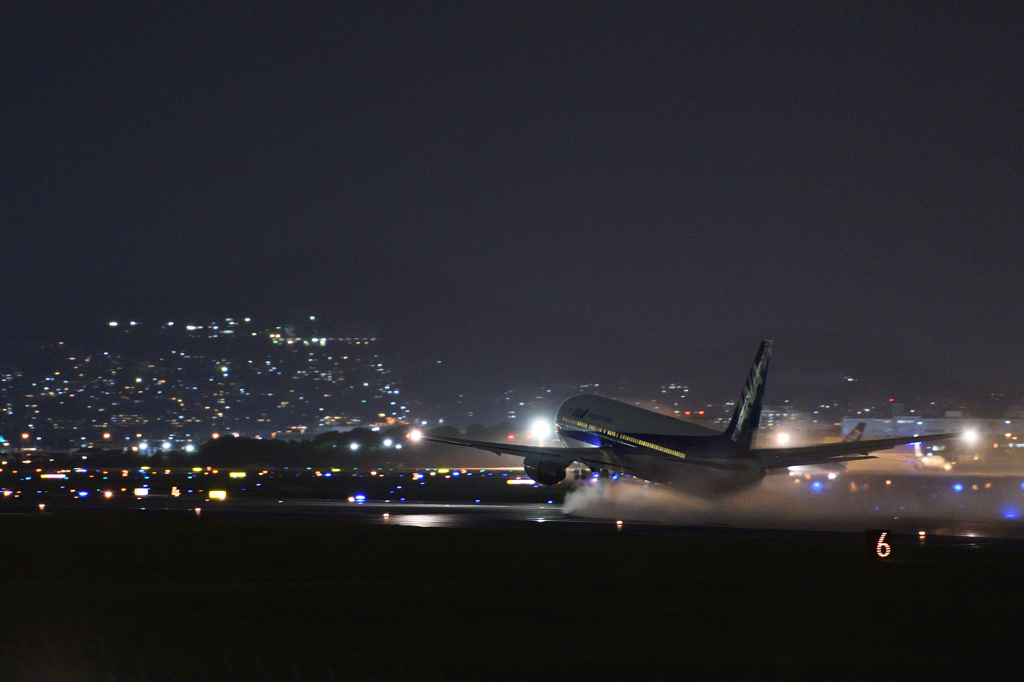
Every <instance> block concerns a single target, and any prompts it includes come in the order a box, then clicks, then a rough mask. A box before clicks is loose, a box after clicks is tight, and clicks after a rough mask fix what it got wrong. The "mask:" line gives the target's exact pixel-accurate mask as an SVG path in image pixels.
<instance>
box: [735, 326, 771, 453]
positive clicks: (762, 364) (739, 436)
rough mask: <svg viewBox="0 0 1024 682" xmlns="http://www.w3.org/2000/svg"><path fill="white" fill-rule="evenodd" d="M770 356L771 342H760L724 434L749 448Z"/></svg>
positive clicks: (759, 415)
mask: <svg viewBox="0 0 1024 682" xmlns="http://www.w3.org/2000/svg"><path fill="white" fill-rule="evenodd" d="M771 354H772V342H771V341H762V342H761V348H760V349H758V351H757V357H756V358H754V366H753V367H751V368H750V376H748V377H747V384H746V386H744V387H743V394H742V395H741V396H740V401H739V403H737V405H736V411H735V412H734V413H733V415H732V421H730V422H729V428H728V429H727V430H726V433H727V434H728V435H729V438H731V439H732V440H733V442H736V443H740V444H742V445H744V446H746V447H748V448H749V447H750V441H751V439H752V437H753V432H754V430H755V429H756V428H757V426H758V423H759V422H760V421H761V402H762V400H763V399H764V384H765V378H766V377H767V375H768V359H769V358H770V357H771Z"/></svg>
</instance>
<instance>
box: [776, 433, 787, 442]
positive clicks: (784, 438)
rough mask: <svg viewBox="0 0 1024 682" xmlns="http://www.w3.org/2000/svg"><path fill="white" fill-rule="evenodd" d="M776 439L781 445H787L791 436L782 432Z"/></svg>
mask: <svg viewBox="0 0 1024 682" xmlns="http://www.w3.org/2000/svg"><path fill="white" fill-rule="evenodd" d="M775 438H776V440H778V441H779V445H785V444H786V443H788V442H789V434H788V433H786V432H785V431H782V432H780V433H779V435H778V436H776V437H775Z"/></svg>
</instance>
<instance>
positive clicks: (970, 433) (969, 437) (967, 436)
mask: <svg viewBox="0 0 1024 682" xmlns="http://www.w3.org/2000/svg"><path fill="white" fill-rule="evenodd" d="M963 437H964V442H965V443H969V444H971V445H973V444H974V443H977V442H978V432H977V431H975V430H974V429H967V430H966V431H964V436H963Z"/></svg>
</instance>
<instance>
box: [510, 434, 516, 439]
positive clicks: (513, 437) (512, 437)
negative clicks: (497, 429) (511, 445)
mask: <svg viewBox="0 0 1024 682" xmlns="http://www.w3.org/2000/svg"><path fill="white" fill-rule="evenodd" d="M508 439H509V440H515V439H516V437H515V436H514V435H512V434H511V433H510V434H508Z"/></svg>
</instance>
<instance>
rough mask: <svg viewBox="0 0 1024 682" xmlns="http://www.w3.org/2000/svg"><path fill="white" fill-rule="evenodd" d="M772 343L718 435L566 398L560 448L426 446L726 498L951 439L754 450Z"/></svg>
mask: <svg viewBox="0 0 1024 682" xmlns="http://www.w3.org/2000/svg"><path fill="white" fill-rule="evenodd" d="M771 347H772V342H771V341H768V340H765V341H762V342H761V346H760V348H759V349H758V351H757V356H756V357H755V358H754V365H753V367H751V369H750V374H749V376H748V377H747V383H746V385H745V386H744V388H743V392H742V393H741V395H740V400H739V402H738V403H737V404H736V410H735V411H734V412H733V415H732V419H731V421H730V422H729V426H728V427H727V428H726V429H725V431H724V432H719V431H717V430H715V429H710V428H707V427H704V426H700V425H699V424H693V423H690V422H687V421H683V420H680V419H674V418H672V417H669V416H666V415H663V414H658V413H657V412H651V411H650V410H644V409H642V408H639V407H634V406H632V405H627V404H625V403H621V402H619V401H616V400H611V399H610V398H604V397H601V396H597V395H591V394H582V395H577V396H574V397H572V398H569V399H568V400H566V401H565V402H564V403H562V405H561V407H559V408H558V413H557V417H556V421H555V429H556V433H557V436H558V439H559V440H560V441H561V442H562V444H563V447H553V446H542V445H517V444H512V443H492V442H487V441H477V440H469V439H465V438H454V437H441V436H434V435H429V434H424V435H423V436H422V438H423V439H425V440H431V441H434V442H438V443H448V444H451V445H461V446H466V447H472V448H478V449H480V450H487V451H489V452H493V453H495V454H497V455H502V454H508V455H516V456H519V457H524V458H525V459H524V460H523V468H524V469H525V471H526V474H527V475H528V476H529V477H530V478H532V479H533V480H534V481H536V482H538V483H541V484H543V485H556V484H558V483H561V482H562V481H563V480H565V475H566V469H567V468H568V467H569V466H570V465H571V464H572V463H573V462H582V463H583V464H585V465H587V466H588V467H590V469H591V470H594V471H597V472H599V473H600V474H601V475H603V476H610V475H614V474H627V475H629V476H632V477H635V478H639V479H643V480H646V481H651V482H654V483H667V484H672V485H674V486H678V487H680V488H683V489H684V490H686V491H688V492H692V493H695V494H701V495H715V494H723V493H729V492H733V491H737V490H740V489H742V488H746V487H749V486H752V485H755V484H757V483H758V482H760V481H761V480H762V479H763V478H764V477H765V475H766V474H767V473H769V472H772V471H773V470H777V469H782V468H784V467H792V466H806V465H814V464H835V463H838V462H850V461H854V460H861V459H874V458H875V456H874V455H871V454H870V453H871V452H874V451H876V450H887V449H890V448H893V447H895V446H898V445H905V444H908V443H914V442H925V441H934V440H943V439H948V438H953V437H954V435H953V434H933V435H920V436H913V437H902V438H877V439H871V440H861V439H860V438H859V435H858V436H855V437H854V439H852V440H847V441H844V442H842V443H830V444H819V445H804V446H799V447H780V448H754V447H752V443H753V440H754V435H755V433H756V431H757V428H758V426H759V422H760V419H761V405H762V403H763V401H764V390H765V380H766V378H767V375H768V361H769V359H770V358H771Z"/></svg>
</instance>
